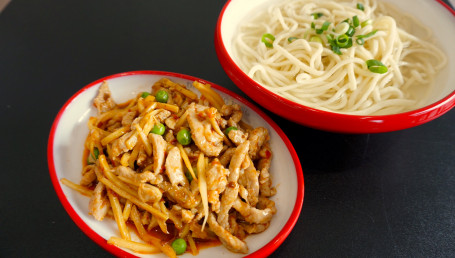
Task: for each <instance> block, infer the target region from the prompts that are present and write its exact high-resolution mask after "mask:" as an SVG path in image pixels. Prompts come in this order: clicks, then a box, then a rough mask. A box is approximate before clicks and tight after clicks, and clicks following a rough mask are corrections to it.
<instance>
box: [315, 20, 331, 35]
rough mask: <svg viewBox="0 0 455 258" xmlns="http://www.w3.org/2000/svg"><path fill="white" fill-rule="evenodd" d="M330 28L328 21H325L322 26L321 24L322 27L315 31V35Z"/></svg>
mask: <svg viewBox="0 0 455 258" xmlns="http://www.w3.org/2000/svg"><path fill="white" fill-rule="evenodd" d="M329 26H330V22H329V21H325V22H324V23H323V24H322V27H321V28H320V29H316V33H317V34H322V33H323V32H324V31H326V30H327V29H328V28H329Z"/></svg>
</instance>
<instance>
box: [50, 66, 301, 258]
mask: <svg viewBox="0 0 455 258" xmlns="http://www.w3.org/2000/svg"><path fill="white" fill-rule="evenodd" d="M163 77H167V78H169V79H171V80H173V81H175V82H178V83H182V84H185V85H186V86H187V87H188V88H190V89H193V91H194V92H197V90H195V89H194V88H193V86H192V82H193V81H194V80H198V81H201V82H204V83H210V82H206V81H204V80H201V79H198V78H195V77H191V76H187V75H181V74H175V73H168V72H157V71H138V72H128V73H122V74H116V75H112V76H108V77H105V78H102V79H100V80H97V81H95V82H93V83H91V84H89V85H87V86H85V87H84V88H83V89H81V90H80V91H79V92H77V93H76V94H75V95H74V96H73V97H71V98H70V99H69V100H68V101H67V102H66V104H65V105H64V106H63V107H62V109H61V110H60V112H59V113H58V115H57V117H56V119H55V121H54V124H53V126H52V129H51V133H50V136H49V143H48V163H49V170H50V175H51V179H52V182H53V185H54V188H55V190H56V192H57V195H58V197H59V198H60V201H61V202H62V204H63V206H64V208H65V209H66V211H67V212H68V214H69V215H70V216H71V218H72V219H73V220H74V222H75V223H76V224H77V225H78V226H79V227H80V228H81V229H82V230H83V231H84V232H85V233H86V234H87V235H88V236H89V237H90V238H92V239H93V240H94V241H95V242H96V243H98V244H99V245H101V246H102V247H103V248H105V249H107V250H108V251H109V252H111V253H113V254H115V255H119V256H120V255H121V256H124V255H127V256H128V255H130V254H133V255H135V256H139V257H151V256H152V257H165V256H164V255H163V254H156V255H141V254H137V253H132V252H130V251H129V250H126V249H119V248H117V247H115V246H112V245H108V244H107V243H106V240H107V239H109V238H110V237H111V236H119V232H118V229H117V225H116V223H115V221H114V220H112V219H109V218H107V219H105V220H103V221H102V222H100V221H97V220H95V219H94V218H93V217H92V216H91V215H89V214H88V202H89V198H88V197H86V196H83V195H81V194H79V193H78V192H76V191H74V190H72V189H70V188H68V187H66V186H64V185H62V184H61V183H60V180H61V179H62V178H66V179H68V180H70V181H72V182H76V183H78V182H79V181H80V179H81V170H82V153H83V149H84V141H85V139H86V137H87V135H88V128H87V121H88V119H89V118H90V116H95V115H96V112H97V111H96V109H95V108H94V106H93V104H92V103H93V99H94V97H95V96H96V95H97V92H98V88H99V86H100V85H101V83H102V82H103V81H107V82H108V84H109V88H110V90H111V92H112V97H113V98H114V100H115V101H116V102H117V103H121V102H124V101H126V100H128V99H131V98H134V97H135V96H136V95H137V94H138V93H139V92H143V91H150V89H151V86H152V85H153V84H154V82H156V81H157V80H159V79H161V78H163ZM210 84H211V85H212V87H213V88H214V89H216V90H217V91H218V93H220V95H221V96H222V97H223V98H224V99H225V101H226V103H228V104H229V103H231V102H235V103H238V104H240V105H241V107H242V111H243V114H244V116H243V119H244V120H245V121H246V122H247V123H249V124H251V125H252V126H254V127H257V126H263V127H265V128H267V129H268V130H269V132H270V143H271V148H272V151H273V160H272V167H271V169H270V171H271V174H272V176H273V185H275V186H276V188H277V194H276V195H275V196H274V197H273V198H272V199H273V200H274V201H275V203H276V207H277V210H278V211H277V214H275V216H274V217H273V219H272V222H271V225H270V227H269V228H268V229H267V230H266V231H265V232H263V233H261V234H257V235H252V236H249V237H247V239H246V242H247V244H248V247H249V254H253V255H254V256H256V255H259V256H266V255H269V254H270V253H272V252H273V251H274V250H275V249H276V248H277V247H278V246H279V245H280V244H281V243H282V242H283V241H284V239H285V238H286V237H287V236H288V235H289V233H290V231H291V230H292V228H293V227H294V225H295V223H296V221H297V219H298V216H299V214H300V211H301V208H302V202H303V191H304V186H303V174H302V169H301V166H300V161H299V159H298V157H297V154H296V153H295V150H294V148H293V147H292V145H291V143H290V142H289V140H288V138H287V137H286V135H285V134H284V133H283V131H282V130H281V129H280V128H279V127H278V126H277V125H276V124H275V123H274V122H273V121H272V120H271V119H270V118H269V117H267V116H266V115H265V114H264V113H263V112H262V111H260V110H259V109H258V108H257V107H255V106H254V105H252V104H251V103H249V102H247V101H246V100H245V99H243V98H241V97H239V96H238V95H235V94H234V93H232V92H230V91H228V90H226V89H224V88H222V87H220V86H217V85H214V84H212V83H210ZM215 255H216V257H241V256H243V255H240V254H234V253H231V252H229V251H228V250H227V249H226V248H224V246H222V245H221V246H217V247H212V248H207V249H203V250H201V251H200V253H199V257H214V256H215ZM182 257H192V255H191V254H184V255H182Z"/></svg>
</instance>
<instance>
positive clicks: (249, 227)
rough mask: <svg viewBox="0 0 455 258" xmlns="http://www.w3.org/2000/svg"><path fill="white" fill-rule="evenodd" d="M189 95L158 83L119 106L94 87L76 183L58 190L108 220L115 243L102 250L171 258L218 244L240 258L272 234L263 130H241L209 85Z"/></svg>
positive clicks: (233, 108) (237, 114) (236, 111)
mask: <svg viewBox="0 0 455 258" xmlns="http://www.w3.org/2000/svg"><path fill="white" fill-rule="evenodd" d="M193 86H194V87H195V88H196V89H197V90H198V91H199V92H200V93H201V94H200V95H201V96H200V97H199V96H198V95H197V94H196V93H194V92H193V91H191V90H190V89H189V87H187V86H185V85H182V84H178V83H175V82H173V81H171V80H169V79H167V78H163V79H161V80H159V81H157V82H156V83H154V85H153V86H152V89H151V92H143V93H139V94H137V96H136V97H135V98H134V99H131V100H128V101H127V102H125V103H122V104H117V103H116V102H115V101H114V99H113V97H112V94H111V91H110V89H109V86H108V83H107V82H103V83H102V84H101V86H100V88H99V92H98V95H97V96H96V97H95V99H94V106H95V107H96V109H97V112H98V114H97V116H94V117H90V119H89V121H88V127H89V130H90V132H89V135H88V136H87V139H86V141H85V145H84V146H85V150H84V158H83V169H82V178H81V180H80V183H79V184H76V183H73V182H71V181H69V180H67V179H62V180H61V182H62V183H63V184H65V185H67V186H69V187H71V188H73V189H75V190H77V191H79V192H81V193H82V194H84V195H87V196H90V201H89V204H88V205H89V212H90V214H91V215H93V217H94V218H95V219H96V220H99V221H102V220H103V219H104V218H105V217H106V216H107V217H111V218H114V219H115V221H116V223H117V226H118V229H119V236H112V237H111V238H110V239H109V240H108V243H110V244H113V245H116V246H119V247H123V248H127V249H130V250H132V251H135V252H139V253H157V252H163V253H164V254H166V255H168V256H170V257H175V256H176V255H180V254H182V253H185V252H190V253H192V254H193V255H196V254H198V252H199V249H200V248H201V247H204V246H210V245H214V244H219V243H220V242H221V243H222V244H223V245H224V246H225V247H226V248H227V249H229V250H230V251H232V252H238V253H248V246H247V244H246V242H245V241H244V239H245V238H246V237H247V236H248V235H249V234H255V233H260V232H263V231H265V230H266V229H267V228H268V226H269V225H270V223H271V219H272V217H273V215H274V214H275V213H276V211H277V210H276V207H275V203H274V201H273V200H271V199H270V197H272V196H273V195H274V194H275V193H276V189H275V187H273V186H272V179H271V175H270V173H269V168H270V164H271V160H272V150H271V149H270V145H269V140H270V136H269V133H268V131H267V129H266V128H264V127H257V128H253V127H251V126H250V125H248V124H246V123H245V122H244V121H242V115H243V113H242V109H241V107H240V105H238V104H235V103H231V104H227V103H225V101H224V99H223V98H222V97H221V96H220V95H219V94H218V93H217V92H216V91H214V90H213V89H212V88H211V87H210V85H209V84H204V83H201V82H198V81H194V82H193ZM133 233H135V234H133ZM135 235H137V237H136V236H135Z"/></svg>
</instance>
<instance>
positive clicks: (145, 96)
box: [141, 91, 150, 99]
mask: <svg viewBox="0 0 455 258" xmlns="http://www.w3.org/2000/svg"><path fill="white" fill-rule="evenodd" d="M148 95H150V93H149V92H146V91H144V92H142V94H141V97H142V98H143V99H145V98H147V96H148Z"/></svg>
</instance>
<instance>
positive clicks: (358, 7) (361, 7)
mask: <svg viewBox="0 0 455 258" xmlns="http://www.w3.org/2000/svg"><path fill="white" fill-rule="evenodd" d="M357 9H359V10H362V11H365V7H363V4H361V3H357Z"/></svg>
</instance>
